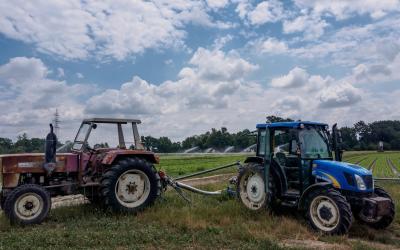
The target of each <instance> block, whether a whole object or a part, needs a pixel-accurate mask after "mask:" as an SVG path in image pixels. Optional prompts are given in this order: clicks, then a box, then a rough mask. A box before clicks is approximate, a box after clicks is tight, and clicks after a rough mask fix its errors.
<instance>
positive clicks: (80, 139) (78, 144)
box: [72, 123, 91, 150]
mask: <svg viewBox="0 0 400 250" xmlns="http://www.w3.org/2000/svg"><path fill="white" fill-rule="evenodd" d="M90 126H91V125H90V124H89V123H84V124H82V126H81V128H80V129H79V131H78V134H77V135H76V138H75V141H74V144H73V145H72V150H81V149H82V146H83V144H84V142H85V139H86V135H87V133H88V132H89V129H90Z"/></svg>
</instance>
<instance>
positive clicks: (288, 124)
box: [256, 121, 328, 128]
mask: <svg viewBox="0 0 400 250" xmlns="http://www.w3.org/2000/svg"><path fill="white" fill-rule="evenodd" d="M300 124H304V125H311V126H328V124H326V123H320V122H308V121H300V122H274V123H260V124H257V126H256V128H299V127H300Z"/></svg>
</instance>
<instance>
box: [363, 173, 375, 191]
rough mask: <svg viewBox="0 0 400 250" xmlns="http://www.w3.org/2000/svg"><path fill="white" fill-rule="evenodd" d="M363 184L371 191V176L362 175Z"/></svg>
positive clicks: (372, 181) (372, 182) (372, 183)
mask: <svg viewBox="0 0 400 250" xmlns="http://www.w3.org/2000/svg"><path fill="white" fill-rule="evenodd" d="M363 179H364V183H365V185H366V186H367V189H371V188H373V186H374V180H373V178H372V175H364V176H363Z"/></svg>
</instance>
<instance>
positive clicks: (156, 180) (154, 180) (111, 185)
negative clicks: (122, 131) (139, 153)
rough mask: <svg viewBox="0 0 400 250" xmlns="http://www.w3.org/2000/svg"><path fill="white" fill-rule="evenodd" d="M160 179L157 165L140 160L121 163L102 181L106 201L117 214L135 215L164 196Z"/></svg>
mask: <svg viewBox="0 0 400 250" xmlns="http://www.w3.org/2000/svg"><path fill="white" fill-rule="evenodd" d="M160 192H161V183H160V177H159V175H158V173H157V171H156V170H155V169H154V167H153V165H152V164H150V163H149V162H147V161H145V160H144V159H140V158H125V159H121V160H120V161H118V162H117V163H116V164H114V166H112V167H111V168H110V169H109V170H108V171H107V172H106V173H105V174H104V176H103V178H102V180H101V195H102V201H103V204H104V205H105V207H106V208H110V209H111V210H112V211H114V212H126V213H135V212H138V211H141V210H143V209H144V208H146V207H148V206H150V205H152V204H153V203H154V201H155V199H156V198H157V197H158V196H159V195H160Z"/></svg>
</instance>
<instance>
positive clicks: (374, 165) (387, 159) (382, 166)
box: [344, 152, 400, 178]
mask: <svg viewBox="0 0 400 250" xmlns="http://www.w3.org/2000/svg"><path fill="white" fill-rule="evenodd" d="M344 161H347V162H351V163H354V164H358V165H361V166H363V167H365V168H367V169H370V170H371V171H372V173H373V175H374V176H375V177H378V178H379V177H383V178H386V177H387V178H398V177H400V176H399V174H400V152H362V153H358V152H349V153H347V154H345V155H344Z"/></svg>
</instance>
